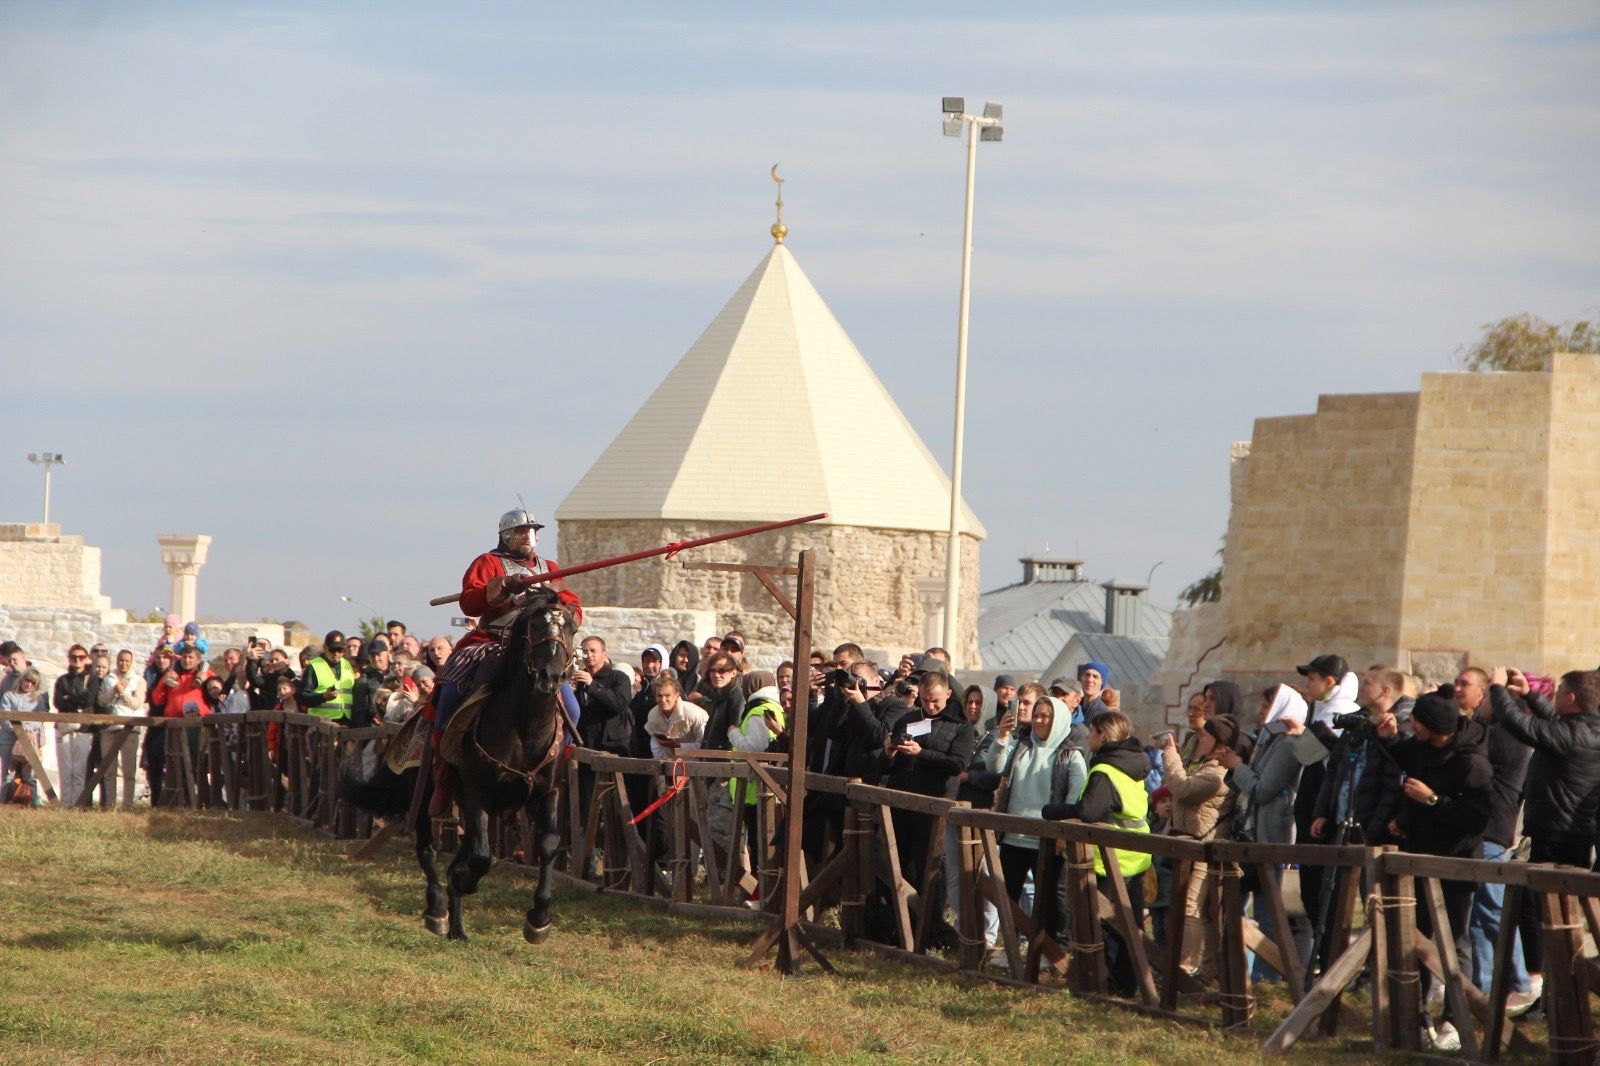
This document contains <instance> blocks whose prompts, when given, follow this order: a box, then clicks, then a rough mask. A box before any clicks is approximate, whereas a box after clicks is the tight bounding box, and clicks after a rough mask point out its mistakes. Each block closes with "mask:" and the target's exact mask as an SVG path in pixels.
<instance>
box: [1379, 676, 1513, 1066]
mask: <svg viewBox="0 0 1600 1066" xmlns="http://www.w3.org/2000/svg"><path fill="white" fill-rule="evenodd" d="M1372 731H1373V733H1374V734H1375V735H1376V737H1377V739H1378V741H1379V742H1380V743H1382V744H1383V745H1384V746H1385V747H1386V748H1387V749H1389V753H1390V754H1391V755H1393V757H1394V760H1395V762H1397V763H1398V764H1399V765H1400V767H1401V769H1402V770H1403V771H1404V772H1405V775H1406V777H1405V784H1404V786H1403V787H1402V793H1403V798H1402V800H1401V802H1400V806H1399V809H1398V810H1397V811H1396V812H1395V814H1394V817H1393V818H1391V819H1390V821H1389V833H1390V835H1391V836H1392V837H1393V838H1394V839H1396V840H1398V841H1399V842H1400V845H1401V847H1403V848H1404V849H1405V850H1406V851H1412V852H1417V853H1419V854H1422V855H1447V856H1452V857H1455V858H1461V859H1472V858H1477V855H1478V847H1479V845H1480V843H1481V842H1482V840H1483V831H1484V828H1485V827H1486V826H1487V825H1488V824H1489V813H1490V807H1491V804H1492V803H1493V797H1494V769H1493V768H1492V767H1491V766H1490V765H1489V757H1488V754H1487V751H1488V749H1487V733H1488V731H1487V730H1486V729H1485V727H1484V725H1483V723H1482V722H1479V721H1477V720H1476V719H1474V718H1470V717H1463V716H1462V714H1461V712H1460V711H1459V710H1458V709H1457V707H1456V705H1455V703H1454V702H1453V701H1452V700H1450V699H1447V698H1445V697H1444V696H1441V695H1439V694H1437V693H1432V692H1430V693H1428V694H1426V695H1424V696H1422V697H1421V698H1420V699H1418V700H1417V702H1416V706H1415V707H1413V708H1412V711H1411V734H1412V735H1411V736H1410V737H1406V738H1401V737H1400V735H1399V733H1400V726H1399V722H1398V720H1397V719H1396V717H1395V715H1394V714H1393V713H1392V712H1391V711H1390V710H1387V709H1386V710H1384V711H1382V712H1380V713H1378V714H1376V715H1374V716H1373V721H1372ZM1440 887H1441V889H1442V890H1443V893H1444V909H1445V916H1446V918H1447V919H1448V920H1449V923H1450V932H1451V934H1452V936H1453V938H1454V939H1455V943H1456V955H1457V957H1458V958H1462V959H1465V958H1468V957H1469V956H1468V954H1467V952H1468V951H1469V950H1470V949H1469V947H1468V943H1467V922H1468V917H1469V914H1470V912H1471V909H1472V893H1473V890H1474V889H1475V888H1476V887H1477V886H1476V885H1475V884H1473V883H1472V882H1470V881H1441V882H1440ZM1417 930H1418V932H1421V933H1423V934H1425V935H1432V933H1433V932H1434V928H1433V916H1432V914H1431V913H1430V912H1429V910H1428V908H1426V907H1418V908H1417ZM1423 976H1424V979H1425V980H1426V981H1428V982H1431V981H1432V979H1433V978H1432V974H1431V973H1428V972H1426V971H1424V974H1423ZM1429 1038H1430V1039H1429V1042H1430V1043H1431V1046H1432V1047H1433V1048H1435V1049H1438V1050H1453V1049H1454V1048H1459V1047H1460V1046H1461V1043H1460V1036H1459V1034H1457V1033H1456V1031H1455V1026H1454V1025H1453V1024H1452V1022H1451V1012H1450V1007H1449V1006H1448V1001H1447V1005H1446V1006H1445V1010H1444V1016H1443V1022H1442V1024H1440V1026H1439V1028H1438V1030H1437V1032H1436V1033H1430V1034H1429Z"/></svg>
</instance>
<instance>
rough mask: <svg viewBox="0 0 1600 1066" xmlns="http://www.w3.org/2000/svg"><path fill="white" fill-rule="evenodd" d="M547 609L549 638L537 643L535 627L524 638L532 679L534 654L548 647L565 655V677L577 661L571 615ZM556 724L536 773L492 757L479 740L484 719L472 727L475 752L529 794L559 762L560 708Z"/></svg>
mask: <svg viewBox="0 0 1600 1066" xmlns="http://www.w3.org/2000/svg"><path fill="white" fill-rule="evenodd" d="M543 610H544V611H545V612H546V618H547V624H546V628H545V635H544V636H542V637H540V638H538V639H537V640H535V639H534V636H533V632H532V627H529V632H527V633H526V634H525V635H524V637H523V652H522V668H523V672H524V673H526V674H528V675H529V676H532V675H533V673H534V672H535V669H536V668H535V667H534V665H533V653H534V652H535V651H536V650H538V649H539V648H541V647H543V646H544V645H546V644H554V645H555V646H556V647H558V648H560V649H561V651H562V652H563V653H564V654H563V656H562V660H563V664H562V667H561V676H562V677H565V676H566V675H567V673H568V672H569V671H570V670H571V669H572V664H573V662H574V661H576V655H575V653H574V652H573V650H572V645H571V644H570V643H569V642H568V641H567V637H566V625H565V623H566V619H567V612H566V609H565V608H559V607H546V608H544V609H543ZM556 698H557V699H558V700H559V699H560V694H559V692H558V693H557V694H556ZM555 724H556V728H555V735H554V736H552V737H551V738H550V748H549V750H548V751H547V752H546V753H545V756H544V758H543V759H541V760H539V765H537V766H535V767H534V768H533V769H532V770H519V769H517V768H516V767H514V766H509V765H507V764H506V763H504V762H502V761H500V760H499V759H497V758H495V757H494V756H493V755H491V754H489V752H488V750H487V749H486V748H484V746H483V741H482V740H480V739H478V730H479V728H481V727H482V725H483V719H482V718H481V717H480V718H479V719H478V720H477V721H476V722H474V723H473V724H472V746H473V748H474V750H476V751H477V753H478V757H479V758H480V759H482V760H483V761H484V762H486V763H488V764H489V765H490V766H492V767H494V768H495V769H496V770H499V771H500V772H501V773H503V774H510V775H511V776H512V777H519V778H521V779H522V781H523V783H524V784H526V785H527V786H528V791H529V792H532V791H533V789H534V783H533V780H534V778H536V777H538V776H539V774H540V773H541V772H542V771H543V770H544V769H545V768H546V767H548V766H549V765H550V764H551V763H553V762H554V761H555V760H556V756H558V755H559V754H560V753H561V740H562V737H563V736H564V735H565V733H566V729H567V723H566V719H565V716H564V715H562V714H561V713H560V710H559V708H558V709H557V713H556V716H555Z"/></svg>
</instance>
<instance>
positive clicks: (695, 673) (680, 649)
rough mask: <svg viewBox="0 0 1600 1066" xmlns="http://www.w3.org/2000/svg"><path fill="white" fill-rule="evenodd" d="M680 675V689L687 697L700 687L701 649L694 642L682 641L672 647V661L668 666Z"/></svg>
mask: <svg viewBox="0 0 1600 1066" xmlns="http://www.w3.org/2000/svg"><path fill="white" fill-rule="evenodd" d="M667 665H668V666H670V667H672V669H673V672H674V673H676V674H677V675H678V689H679V691H681V692H683V693H684V694H685V695H687V694H688V693H691V692H693V691H694V690H695V689H697V688H699V687H700V649H699V648H696V647H695V646H694V643H693V642H692V641H688V640H680V641H678V643H676V644H674V645H673V646H672V661H671V662H669V663H668V664H667Z"/></svg>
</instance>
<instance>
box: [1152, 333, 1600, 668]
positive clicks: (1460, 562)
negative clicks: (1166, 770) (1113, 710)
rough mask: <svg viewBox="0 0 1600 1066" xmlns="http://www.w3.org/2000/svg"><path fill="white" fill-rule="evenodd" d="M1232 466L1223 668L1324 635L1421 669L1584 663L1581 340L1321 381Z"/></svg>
mask: <svg viewBox="0 0 1600 1066" xmlns="http://www.w3.org/2000/svg"><path fill="white" fill-rule="evenodd" d="M1242 465H1243V466H1244V468H1245V470H1244V484H1243V492H1242V493H1239V492H1237V491H1236V494H1235V499H1234V505H1233V511H1232V514H1231V516H1230V520H1229V541H1228V547H1227V557H1226V560H1225V565H1224V575H1225V584H1224V597H1223V603H1224V604H1225V605H1226V611H1227V619H1228V620H1227V641H1226V646H1225V659H1224V673H1225V675H1226V676H1227V677H1229V678H1231V679H1233V680H1236V681H1239V682H1240V683H1241V684H1242V685H1245V686H1246V688H1247V690H1248V689H1250V688H1254V687H1260V686H1263V685H1265V684H1266V683H1269V682H1272V681H1283V680H1292V679H1293V678H1294V676H1295V675H1294V673H1293V669H1294V666H1295V664H1296V663H1301V662H1305V661H1306V660H1307V659H1308V658H1310V657H1311V656H1312V655H1315V654H1318V653H1320V652H1324V651H1333V652H1338V653H1339V654H1341V655H1343V656H1344V657H1345V658H1346V659H1347V660H1348V661H1349V662H1350V664H1351V665H1352V667H1353V668H1355V669H1358V670H1359V669H1361V668H1362V667H1364V666H1367V665H1369V664H1371V663H1374V662H1386V663H1392V664H1394V665H1396V666H1398V667H1399V668H1401V669H1403V670H1410V671H1411V672H1413V673H1422V674H1426V675H1428V679H1429V680H1434V679H1435V675H1441V676H1442V675H1443V674H1448V673H1451V672H1453V669H1452V668H1453V666H1454V665H1456V664H1464V663H1472V664H1475V665H1479V666H1484V667H1489V666H1493V665H1496V664H1512V665H1517V666H1521V667H1523V668H1524V669H1528V670H1532V671H1536V672H1540V673H1556V674H1558V673H1560V672H1562V671H1565V670H1570V669H1592V668H1593V667H1594V666H1595V664H1596V663H1600V357H1597V356H1593V355H1570V354H1563V355H1558V356H1556V357H1555V358H1554V359H1553V360H1552V362H1551V364H1550V368H1549V369H1548V370H1546V371H1544V372H1538V373H1487V374H1484V373H1465V372H1461V373H1439V374H1426V375H1424V376H1423V380H1422V388H1421V390H1420V392H1417V393H1408V394H1395V395H1366V396H1324V397H1321V398H1320V400H1319V403H1318V409H1317V413H1316V414H1314V415H1305V416H1296V417H1290V418H1269V419H1260V420H1258V421H1257V423H1256V433H1255V438H1254V440H1253V441H1252V444H1251V448H1250V452H1249V458H1248V459H1246V460H1244V461H1243V464H1242ZM1175 643H1176V642H1175Z"/></svg>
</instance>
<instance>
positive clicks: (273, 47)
mask: <svg viewBox="0 0 1600 1066" xmlns="http://www.w3.org/2000/svg"><path fill="white" fill-rule="evenodd" d="M945 95H961V96H964V97H965V98H966V99H967V101H968V104H969V107H977V106H979V105H981V104H982V103H983V102H984V101H985V100H994V101H997V102H1001V103H1003V104H1004V106H1005V139H1004V141H1003V142H1001V143H998V144H983V145H981V146H980V152H979V160H978V171H977V184H976V212H975V220H974V251H973V278H972V323H971V341H970V351H969V383H968V394H967V424H966V426H967V428H966V457H965V485H964V489H965V493H964V494H965V495H966V497H967V500H968V502H969V503H970V504H971V505H972V507H973V508H974V509H975V510H976V512H977V513H978V515H979V516H980V517H981V518H982V520H983V521H984V523H985V525H986V526H987V528H988V532H989V539H988V541H987V542H986V543H985V545H984V547H983V563H982V567H983V569H982V578H981V584H982V587H983V588H985V589H988V588H995V587H999V586H1001V585H1004V584H1007V583H1010V582H1012V581H1015V580H1017V579H1018V578H1019V576H1020V568H1019V566H1018V564H1017V562H1016V560H1017V558H1018V557H1019V556H1023V555H1028V554H1037V553H1043V552H1047V551H1048V552H1049V553H1051V554H1054V555H1070V556H1073V557H1076V558H1082V559H1085V560H1087V562H1088V572H1089V574H1090V576H1093V577H1095V578H1097V579H1107V578H1111V577H1118V578H1123V579H1134V580H1143V579H1144V578H1145V577H1146V576H1147V575H1148V574H1150V573H1151V568H1152V567H1154V573H1153V577H1152V580H1151V595H1152V597H1153V599H1154V600H1155V601H1156V602H1158V603H1162V604H1168V605H1170V604H1171V603H1173V602H1174V601H1175V599H1176V596H1177V593H1178V590H1179V589H1180V588H1181V587H1182V586H1183V585H1185V584H1187V583H1188V582H1189V581H1191V580H1193V579H1195V578H1196V577H1198V576H1200V575H1201V574H1203V573H1205V572H1206V571H1207V570H1208V569H1210V567H1211V566H1212V565H1213V563H1214V552H1215V550H1216V548H1217V546H1218V543H1219V540H1220V537H1221V534H1222V531H1223V529H1224V527H1225V525H1226V521H1227V470H1228V453H1229V445H1230V442H1232V441H1236V440H1248V439H1249V437H1250V435H1251V432H1252V424H1253V421H1254V419H1256V418H1259V417H1268V416H1275V415H1285V414H1296V413H1304V412H1309V411H1311V410H1313V409H1314V408H1315V405H1316V400H1317V395H1318V394H1319V393H1324V392H1385V391H1402V390H1414V389H1415V388H1416V387H1417V385H1418V382H1419V377H1420V375H1421V374H1422V373H1424V372H1428V371H1435V370H1449V369H1452V368H1453V367H1454V366H1455V360H1456V355H1457V352H1458V350H1459V348H1460V347H1461V346H1462V345H1463V344H1467V343H1470V342H1471V341H1472V340H1473V339H1475V338H1476V337H1477V336H1478V334H1479V332H1480V328H1481V327H1482V325H1483V324H1485V323H1487V322H1491V321H1494V320H1496V319H1499V318H1502V317H1504V316H1507V315H1512V314H1517V313H1520V312H1525V311H1526V312H1532V313H1535V314H1539V315H1542V316H1544V317H1545V318H1547V319H1550V320H1552V321H1564V320H1570V319H1575V318H1593V317H1595V316H1596V315H1597V314H1600V240H1597V239H1596V238H1597V237H1600V180H1597V177H1596V176H1597V174H1600V7H1597V6H1596V5H1594V4H1592V3H1541V2H1519V3H1517V4H1505V3H1501V2H1488V3H1381V4H1380V3H1360V2H1349V0H1344V2H1338V3H1314V2H1305V3H1270V2H1245V0H1239V2H1234V3H1217V4H1196V3H1154V2H1150V3H1137V2H1135V3H1077V4H1059V3H1028V4H1005V3H993V4H985V5H974V4H959V5H958V4H952V3H944V2H938V0H931V2H928V0H925V2H921V3H917V4H898V3H897V4H886V3H885V4H859V3H849V4H846V3H833V2H823V3H812V4H808V5H804V6H800V5H784V6H783V7H782V8H779V7H777V6H772V7H771V8H767V7H763V6H760V5H749V4H708V3H675V4H672V5H660V4H631V5H626V4H618V5H605V6H604V8H603V10H597V11H590V10H588V7H587V6H586V5H554V4H526V5H521V4H471V3H463V4H451V5H423V4H404V3H383V4H378V3H340V4H313V3H299V4H295V3H290V4H281V3H272V2H260V3H252V4H249V5H245V6H234V5H229V4H224V3H207V4H199V3H137V2H126V3H117V4H103V3H101V4H87V3H73V2H67V0H57V2H52V3H26V2H17V0H12V2H10V3H6V4H4V5H0V397H3V399H4V415H3V416H0V426H3V429H0V436H3V441H4V446H3V447H0V503H3V509H0V521H37V520H38V518H39V511H40V507H41V500H40V495H41V491H40V490H41V482H42V477H41V474H40V471H39V470H38V469H37V468H35V467H34V466H32V465H30V464H29V463H28V462H27V460H26V454H27V453H28V452H30V451H43V450H49V451H56V452H61V453H64V454H65V455H66V456H67V459H68V464H67V465H66V466H65V467H62V468H57V471H56V474H55V477H54V482H53V486H52V500H51V519H52V520H53V521H56V522H59V523H60V524H61V526H62V527H63V532H65V533H70V534H77V535H81V536H83V537H85V538H86V540H87V542H88V543H90V544H93V545H97V546H99V547H100V548H101V549H102V551H103V567H104V576H103V591H104V592H105V593H106V594H108V595H109V596H111V597H112V599H113V601H114V602H115V603H116V604H117V605H118V606H121V607H126V608H129V609H130V610H132V611H134V612H137V613H143V612H145V611H148V610H150V609H151V608H153V607H156V606H161V605H164V604H165V601H166V599H167V575H166V572H165V570H164V569H163V567H162V566H161V564H160V557H159V550H158V548H157V546H156V543H155V535H156V534H157V533H159V532H204V533H209V534H210V535H211V536H212V537H213V538H214V543H213V545H212V548H211V554H210V561H209V562H208V564H207V565H206V567H205V569H204V570H203V571H202V573H201V576H200V582H199V590H200V608H199V609H200V613H201V614H202V616H207V617H216V618H236V619H255V618H271V619H291V618H292V619H298V620H301V621H304V622H306V623H307V624H309V625H310V626H311V627H312V628H313V629H315V630H319V631H320V630H321V629H324V628H327V627H330V626H335V625H338V626H343V627H346V628H349V627H350V626H352V625H353V624H354V623H355V621H356V619H357V616H358V615H366V614H369V613H374V612H376V613H379V614H383V615H385V616H387V617H398V618H400V619H403V620H406V621H408V622H409V623H410V624H411V625H412V627H413V628H415V629H419V630H423V631H442V629H443V628H444V627H445V626H447V625H448V623H449V621H450V617H451V615H452V613H453V612H452V611H451V610H450V609H448V608H443V609H431V608H428V607H426V606H425V604H426V600H427V599H428V598H429V597H431V596H436V595H442V594H445V593H449V592H453V591H456V590H457V589H458V587H459V584H458V583H459V577H460V574H461V571H462V570H463V569H464V568H465V566H466V564H467V563H468V562H469V561H470V560H471V558H472V556H473V555H475V554H476V553H477V552H479V551H482V550H484V549H485V548H487V547H488V546H490V545H491V544H492V542H493V539H494V523H495V520H496V519H497V517H498V516H499V514H500V513H501V512H502V511H504V510H506V509H508V508H509V507H512V506H515V504H516V500H517V497H518V495H519V494H520V495H521V497H523V498H524V499H525V500H526V501H527V503H528V505H529V507H530V508H531V509H532V510H533V511H534V512H535V513H536V514H538V515H540V516H541V517H544V516H548V515H550V514H551V513H552V512H553V511H554V510H555V509H556V506H557V505H558V504H559V502H560V501H561V499H562V498H563V497H564V496H565V495H566V494H567V492H568V491H569V490H570V489H571V488H572V486H573V485H574V483H575V482H576V481H577V480H578V479H579V478H581V477H582V476H583V474H584V472H585V471H586V470H587V469H588V466H589V464H590V463H592V462H593V461H594V459H595V458H597V457H598V455H599V454H600V452H601V451H602V450H603V449H604V447H605V446H606V444H607V443H608V442H609V441H610V440H611V439H612V437H613V436H614V435H615V434H616V433H617V432H618V431H619V430H620V429H621V428H622V426H623V425H624V424H625V423H626V422H627V420H628V418H629V417H630V416H631V414H632V413H633V412H634V410H636V409H637V407H638V406H639V405H640V404H641V403H642V402H643V400H644V399H645V398H646V397H647V396H648V395H649V394H650V392H651V391H652V390H653V389H654V388H655V387H656V385H657V384H658V383H659V382H660V381H661V379H662V378H663V376H664V375H665V374H666V373H667V371H668V370H669V369H670V368H671V367H672V366H673V364H674V363H675V362H676V361H677V360H678V359H679V358H680V357H681V356H682V355H683V353H684V352H685V351H687V350H688V348H689V346H690V345H691V344H692V343H693V342H694V340H695V338H696V337H697V336H698V335H699V333H700V331H701V330H702V329H703V328H704V327H705V326H706V325H707V324H708V323H709V322H710V321H711V319H712V318H713V317H714V316H715V314H716V313H717V311H718V310H719V309H720V308H721V306H722V305H723V303H724V302H725V301H726V300H727V299H728V297H729V296H731V295H732V294H733V292H734V291H735V289H736V288H737V287H738V285H739V284H740V282H741V281H743V279H744V278H745V276H746V275H747V274H748V273H749V272H750V270H751V269H752V268H753V267H754V266H755V264H756V263H757V262H758V261H759V260H760V259H761V257H762V256H764V255H765V254H766V253H767V251H768V249H769V248H770V247H771V239H770V237H769V236H768V235H767V228H768V226H769V225H770V224H771V222H772V199H773V185H772V182H771V181H770V180H769V178H768V169H769V168H770V167H771V165H772V164H773V163H775V162H776V163H779V164H781V166H780V173H781V174H782V175H783V177H784V178H785V179H786V184H785V185H784V200H785V211H784V220H785V222H786V223H787V224H788V226H789V229H790V234H789V238H788V241H787V243H788V245H789V247H790V249H791V251H793V253H794V254H795V256H796V257H797V259H798V260H799V262H800V264H801V265H802V267H803V268H804V270H805V271H806V273H807V274H808V276H809V277H810V278H811V280H812V282H813V283H814V284H815V285H816V286H817V288H818V290H819V291H820V292H821V293H822V295H823V297H824V298H825V299H826V300H827V301H828V302H829V305H830V306H831V307H832V309H833V311H834V313H835V315H837V316H838V318H839V320H840V322H841V323H842V324H843V325H844V327H845V329H846V330H847V331H848V332H849V333H850V335H851V336H852V338H853V339H854V341H855V343H856V345H857V347H858V348H859V349H860V350H861V352H862V353H863V355H864V356H865V357H866V359H867V360H868V362H869V363H870V364H871V365H872V366H873V368H874V370H875V371H876V372H877V374H878V375H879V377H880V378H881V379H882V380H883V381H884V383H885V384H886V385H887V387H888V389H889V391H890V392H891V394H893V396H894V397H895V399H896V400H897V402H898V403H899V404H900V406H901V408H902V409H903V410H904V411H905V413H906V415H907V416H908V418H909V419H910V420H911V422H912V424H913V425H914V426H915V427H916V428H917V430H918V431H919V432H920V433H921V434H922V437H923V439H924V440H925V441H926V442H927V444H928V446H929V448H930V449H931V450H932V451H933V453H934V455H935V456H938V457H939V458H940V459H941V461H942V462H944V463H945V464H946V465H947V468H948V463H949V457H950V439H951V423H952V410H953V391H954V389H953V385H954V375H955V358H954V355H955V333H956V329H955V326H956V304H957V291H958V287H959V270H960V250H961V223H962V202H963V196H964V166H965V159H964V152H963V146H962V142H960V141H958V140H955V139H947V138H945V137H943V136H941V133H940V117H941V116H940V112H939V99H940V97H942V96H945ZM781 398H782V391H781V388H780V387H779V385H778V384H776V383H775V385H774V389H773V402H774V404H776V403H779V402H781ZM862 474H863V475H864V476H867V477H872V478H882V479H885V480H887V479H891V478H893V477H894V476H895V472H894V471H893V470H881V469H875V468H873V467H872V466H871V463H870V458H866V459H864V460H863V469H862ZM1307 505H1308V506H1327V507H1328V509H1329V511H1330V513H1331V514H1336V513H1337V507H1338V502H1337V501H1307ZM554 534H555V527H554V524H553V523H552V525H551V528H550V529H547V530H546V531H545V532H544V535H543V537H544V539H543V541H542V543H541V548H542V549H547V550H553V551H554V552H555V553H556V554H559V543H558V542H556V541H555V538H554ZM563 561H565V562H577V561H581V560H563ZM341 596H349V597H350V598H351V599H353V600H355V601H356V602H357V604H359V605H361V606H360V607H359V608H358V607H356V606H352V605H347V604H345V603H344V602H342V601H341V600H340V597H341Z"/></svg>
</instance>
